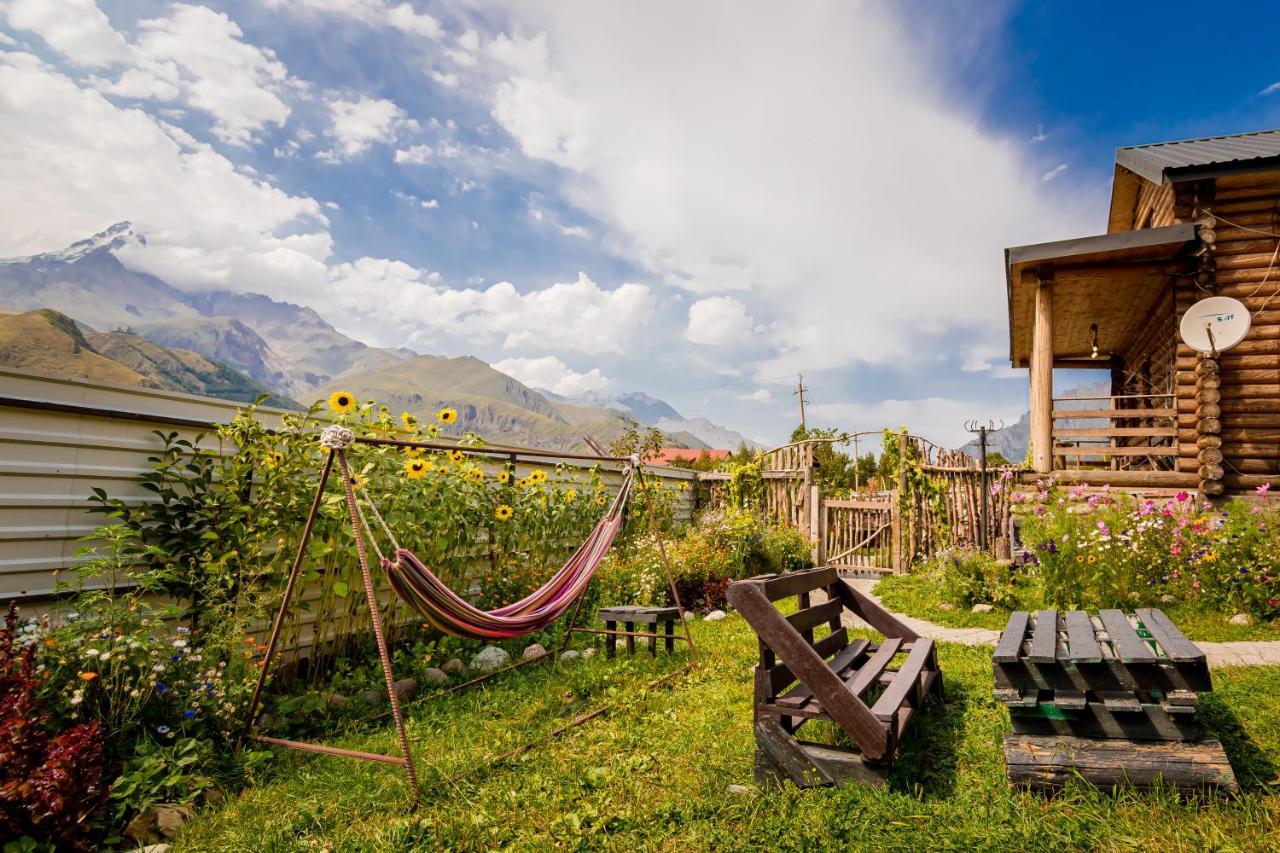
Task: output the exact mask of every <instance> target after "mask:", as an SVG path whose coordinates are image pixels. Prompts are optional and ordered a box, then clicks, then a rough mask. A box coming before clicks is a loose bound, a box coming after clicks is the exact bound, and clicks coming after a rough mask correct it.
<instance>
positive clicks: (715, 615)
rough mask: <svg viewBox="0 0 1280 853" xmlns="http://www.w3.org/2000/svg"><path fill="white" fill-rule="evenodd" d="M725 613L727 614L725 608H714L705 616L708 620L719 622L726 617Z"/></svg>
mask: <svg viewBox="0 0 1280 853" xmlns="http://www.w3.org/2000/svg"><path fill="white" fill-rule="evenodd" d="M725 615H726V614H725V612H724V611H723V610H712V611H711V612H710V613H708V614H707V615H706V616H704V617H703V618H704V619H705V620H706V621H708V622H719V621H720V620H721V619H723V618H724V617H725Z"/></svg>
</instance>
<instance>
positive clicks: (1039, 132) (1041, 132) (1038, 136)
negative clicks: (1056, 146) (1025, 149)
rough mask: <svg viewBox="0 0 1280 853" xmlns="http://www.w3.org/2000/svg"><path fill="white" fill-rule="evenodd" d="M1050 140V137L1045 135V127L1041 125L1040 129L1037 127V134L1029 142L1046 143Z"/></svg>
mask: <svg viewBox="0 0 1280 853" xmlns="http://www.w3.org/2000/svg"><path fill="white" fill-rule="evenodd" d="M1048 138H1049V137H1047V136H1045V133H1044V125H1039V126H1038V127H1036V132H1035V134H1033V135H1032V137H1031V138H1030V139H1028V140H1027V141H1028V142H1032V143H1039V142H1044V141H1045V140H1046V139H1048Z"/></svg>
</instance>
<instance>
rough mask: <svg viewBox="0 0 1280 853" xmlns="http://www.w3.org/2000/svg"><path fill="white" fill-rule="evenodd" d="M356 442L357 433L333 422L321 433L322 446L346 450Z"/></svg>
mask: <svg viewBox="0 0 1280 853" xmlns="http://www.w3.org/2000/svg"><path fill="white" fill-rule="evenodd" d="M355 442H356V434H355V433H354V432H352V431H351V430H349V429H347V428H346V427H344V426H339V425H338V424H333V425H332V426H327V427H325V428H324V431H323V432H321V433H320V446H321V447H325V448H328V449H329V450H346V449H347V448H348V447H350V446H351V445H353V444H355Z"/></svg>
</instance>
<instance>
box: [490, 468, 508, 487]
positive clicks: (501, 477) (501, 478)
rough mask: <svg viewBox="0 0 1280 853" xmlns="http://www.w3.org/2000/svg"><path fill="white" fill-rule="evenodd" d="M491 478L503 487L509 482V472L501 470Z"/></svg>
mask: <svg viewBox="0 0 1280 853" xmlns="http://www.w3.org/2000/svg"><path fill="white" fill-rule="evenodd" d="M493 478H494V479H495V480H497V481H498V482H499V483H501V484H502V485H504V486H505V485H506V484H507V483H510V482H511V472H510V471H508V470H507V469H505V468H503V469H502V470H501V471H499V472H498V473H497V474H495V475H494V477H493Z"/></svg>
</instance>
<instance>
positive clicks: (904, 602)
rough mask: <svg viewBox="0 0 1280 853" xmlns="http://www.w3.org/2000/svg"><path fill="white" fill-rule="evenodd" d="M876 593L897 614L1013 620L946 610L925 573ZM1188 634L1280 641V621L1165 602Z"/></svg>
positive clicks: (1000, 613) (996, 623) (996, 625)
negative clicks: (1239, 619) (1249, 621)
mask: <svg viewBox="0 0 1280 853" xmlns="http://www.w3.org/2000/svg"><path fill="white" fill-rule="evenodd" d="M876 595H877V596H879V597H880V600H881V601H883V602H884V605H885V606H886V607H888V608H889V609H890V610H892V611H894V612H895V613H905V614H906V615H908V616H914V617H916V618H917V619H927V620H929V621H930V622H933V623H934V624H937V625H946V626H949V627H951V628H992V629H995V630H999V629H1001V628H1003V627H1004V626H1005V623H1006V622H1008V621H1009V610H1007V609H1002V608H996V609H995V610H993V611H992V612H990V613H971V612H970V611H969V609H968V608H963V607H957V608H954V609H952V610H946V609H944V608H942V607H941V606H940V605H942V604H943V598H942V594H941V590H940V588H939V587H938V585H937V583H935V582H934V581H933V580H931V579H930V578H929V577H927V576H926V575H924V574H911V575H891V576H889V577H886V578H885V579H884V580H882V581H880V583H879V584H877V585H876ZM1161 609H1162V610H1164V612H1165V613H1166V614H1168V616H1169V618H1170V619H1172V620H1173V621H1174V624H1176V625H1177V626H1178V627H1179V628H1180V629H1181V630H1182V632H1183V633H1184V634H1186V635H1187V636H1188V637H1189V638H1191V639H1192V640H1204V641H1206V642H1228V641H1235V640H1280V620H1277V621H1274V622H1263V623H1260V624H1254V625H1232V624H1229V622H1228V621H1227V620H1229V619H1230V618H1231V616H1232V614H1230V613H1205V612H1203V611H1199V610H1195V609H1192V608H1189V607H1183V606H1179V605H1176V604H1171V605H1162V606H1161Z"/></svg>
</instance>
